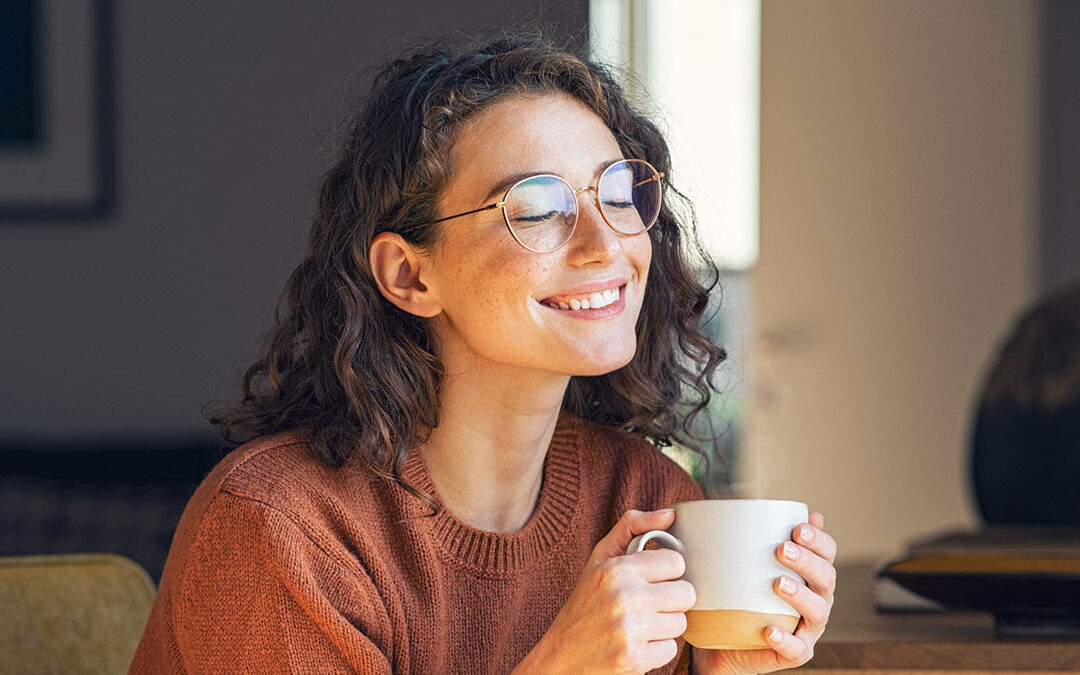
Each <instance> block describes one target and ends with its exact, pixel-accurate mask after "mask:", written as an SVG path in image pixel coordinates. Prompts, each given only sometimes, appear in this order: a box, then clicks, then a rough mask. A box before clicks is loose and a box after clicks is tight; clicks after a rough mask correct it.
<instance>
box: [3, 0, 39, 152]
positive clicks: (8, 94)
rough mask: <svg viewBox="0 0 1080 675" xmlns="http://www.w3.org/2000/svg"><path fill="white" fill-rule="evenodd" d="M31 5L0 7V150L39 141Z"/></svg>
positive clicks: (9, 0)
mask: <svg viewBox="0 0 1080 675" xmlns="http://www.w3.org/2000/svg"><path fill="white" fill-rule="evenodd" d="M35 5H36V3H35V2H33V0H6V2H3V3H0V148H3V147H5V146H13V145H30V144H33V143H37V142H40V141H41V140H42V139H41V122H40V115H41V110H40V107H41V105H40V99H39V97H38V92H37V71H38V68H39V67H40V66H39V64H38V63H37V58H38V56H39V53H40V50H39V48H38V40H39V39H40V35H41V34H40V31H39V30H38V27H37V23H38V17H37V12H36V11H35V10H36V9H37V8H36V6H35Z"/></svg>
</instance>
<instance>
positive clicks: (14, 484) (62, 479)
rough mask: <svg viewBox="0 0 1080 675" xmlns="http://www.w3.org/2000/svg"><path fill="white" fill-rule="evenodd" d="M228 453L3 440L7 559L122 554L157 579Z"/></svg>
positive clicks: (2, 539)
mask: <svg viewBox="0 0 1080 675" xmlns="http://www.w3.org/2000/svg"><path fill="white" fill-rule="evenodd" d="M225 452H226V451H225V450H223V449H221V447H219V446H218V445H217V444H215V443H214V442H213V441H211V440H207V439H191V440H189V441H176V440H172V441H166V442H162V441H157V442H149V441H148V442H133V441H123V442H106V441H95V442H92V443H76V442H67V443H61V444H57V443H44V442H31V441H0V555H33V554H43V553H85V552H100V553H119V554H121V555H125V556H127V557H129V558H131V559H132V560H135V561H136V562H138V563H139V564H140V565H142V566H143V567H144V568H145V569H146V571H147V572H149V573H150V576H151V577H153V578H154V581H155V582H156V581H158V580H159V579H160V578H161V572H162V569H163V567H164V566H165V558H166V557H167V556H168V553H169V546H170V545H171V544H172V537H173V533H174V532H175V530H176V524H177V523H178V522H179V520H180V515H181V514H182V513H183V510H184V506H185V505H186V504H187V502H188V499H190V498H191V495H192V493H193V492H194V491H195V488H196V487H198V485H199V483H200V482H201V481H202V479H203V478H204V477H205V476H206V474H207V473H209V471H210V469H212V468H213V466H214V465H215V464H216V463H217V462H218V461H219V460H220V459H221V458H222V457H223V456H224V455H225Z"/></svg>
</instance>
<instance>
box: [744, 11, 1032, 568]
mask: <svg viewBox="0 0 1080 675" xmlns="http://www.w3.org/2000/svg"><path fill="white" fill-rule="evenodd" d="M1037 28H1038V6H1037V4H1036V3H1035V2H1034V1H1026V2H1025V1H1018V0H962V1H961V0H950V1H948V2H942V1H941V0H918V1H904V2H899V1H897V0H873V1H867V0H858V1H856V0H846V1H843V2H839V1H830V0H800V1H798V2H796V1H794V0H789V1H780V0H765V2H764V7H763V11H762V158H761V179H762V180H761V186H762V193H761V257H760V262H759V264H758V265H757V267H756V268H755V269H754V271H753V273H752V277H751V279H752V284H753V292H754V315H755V316H754V318H753V320H754V340H753V347H752V348H751V349H750V356H749V364H748V366H747V372H746V375H745V377H746V381H747V382H748V384H749V385H750V389H751V391H752V392H753V394H754V395H753V404H752V409H753V412H752V414H751V419H750V423H749V428H748V439H747V446H748V447H747V449H746V457H747V464H746V466H744V467H743V473H742V476H743V478H744V479H745V480H748V481H749V482H750V484H751V493H752V494H754V495H755V496H768V497H787V498H795V499H800V500H804V501H807V502H808V503H809V504H810V505H811V508H814V509H817V510H820V511H822V512H824V513H825V514H826V516H827V519H828V526H829V529H831V530H832V531H833V533H834V534H835V535H836V536H837V538H838V539H839V540H840V542H841V546H842V549H841V550H842V555H843V557H846V558H848V559H851V558H856V557H866V556H870V557H876V556H880V555H886V554H891V553H893V552H896V551H898V550H899V549H900V548H901V546H902V545H903V542H904V541H906V540H908V539H909V538H910V537H912V536H914V535H921V534H925V533H928V532H933V531H935V530H937V529H940V528H942V527H946V526H949V525H954V524H970V523H974V522H975V510H974V503H973V501H972V497H971V494H970V488H969V486H968V479H967V464H966V462H967V454H966V450H967V436H968V429H969V425H970V417H971V407H972V402H973V397H974V396H975V392H976V389H977V387H978V383H979V380H980V379H981V377H982V373H983V372H984V368H985V366H986V363H987V360H988V359H989V358H990V357H991V354H992V353H993V351H994V349H995V347H996V344H997V342H998V341H999V340H1000V339H1001V338H1002V337H1003V333H1004V331H1005V330H1007V327H1008V325H1009V323H1010V321H1011V320H1012V318H1013V317H1014V315H1015V313H1016V311H1017V310H1018V309H1019V308H1020V307H1021V306H1022V305H1023V304H1024V303H1025V302H1027V301H1029V300H1030V299H1031V298H1032V295H1033V292H1034V288H1035V286H1034V284H1035V279H1036V275H1035V270H1034V259H1035V253H1034V252H1035V236H1036V231H1037V230H1036V217H1037V213H1036V207H1037V196H1036V183H1035V180H1036V167H1037V155H1036V151H1037V147H1036V144H1037V141H1038V137H1037V128H1036V123H1037V112H1038V109H1037V94H1038V88H1037V81H1036V68H1037V61H1036V58H1037V49H1036V47H1037V44H1036V40H1037Z"/></svg>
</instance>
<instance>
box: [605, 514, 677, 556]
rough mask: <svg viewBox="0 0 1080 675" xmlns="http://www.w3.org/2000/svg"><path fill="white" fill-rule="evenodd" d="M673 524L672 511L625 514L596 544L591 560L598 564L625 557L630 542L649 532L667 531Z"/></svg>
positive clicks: (673, 515) (673, 516)
mask: <svg viewBox="0 0 1080 675" xmlns="http://www.w3.org/2000/svg"><path fill="white" fill-rule="evenodd" d="M673 522H675V512H674V511H672V510H671V509H660V510H659V511H636V510H633V509H631V510H629V511H627V512H625V513H623V515H622V517H621V518H619V522H617V523H615V526H614V527H612V528H611V531H610V532H608V533H607V534H606V535H604V537H603V539H601V540H600V541H598V542H597V543H596V546H595V547H593V552H592V555H591V556H590V557H589V560H590V561H594V562H598V561H600V560H607V559H608V558H613V557H615V556H617V555H623V554H625V553H626V547H627V546H628V545H629V544H630V540H631V539H633V538H634V537H636V536H637V535H639V534H644V533H645V532H648V531H649V530H666V529H667V528H668V527H670V526H671V524H672V523H673Z"/></svg>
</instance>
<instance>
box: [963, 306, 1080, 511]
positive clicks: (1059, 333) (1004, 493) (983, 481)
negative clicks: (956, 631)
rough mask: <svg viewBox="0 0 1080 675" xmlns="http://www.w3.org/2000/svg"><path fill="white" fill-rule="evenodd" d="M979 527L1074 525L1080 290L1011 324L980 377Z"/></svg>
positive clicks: (974, 461)
mask: <svg viewBox="0 0 1080 675" xmlns="http://www.w3.org/2000/svg"><path fill="white" fill-rule="evenodd" d="M971 469H972V482H973V487H974V491H975V498H976V502H977V503H978V506H979V511H980V512H981V514H982V517H983V520H984V521H985V522H986V523H1016V524H1020V523H1025V524H1038V525H1073V526H1080V284H1078V285H1073V286H1071V287H1069V288H1066V289H1064V290H1062V291H1060V292H1057V293H1055V294H1053V295H1051V296H1049V297H1047V298H1046V299H1045V300H1043V301H1042V302H1040V303H1039V304H1038V305H1036V306H1035V307H1034V308H1032V309H1031V310H1029V311H1028V312H1027V313H1026V314H1025V315H1024V316H1023V317H1022V318H1021V319H1020V321H1019V322H1018V324H1017V326H1016V328H1015V329H1014V330H1013V333H1012V335H1011V336H1010V337H1009V339H1008V340H1007V341H1006V343H1005V345H1004V347H1003V348H1002V349H1001V352H1000V354H999V356H998V358H997V361H996V362H995V364H994V366H993V368H992V370H991V372H990V375H989V377H988V378H987V381H986V385H985V389H984V392H983V396H982V400H981V401H980V404H979V409H978V412H977V415H976V419H975V428H974V434H973V438H972V453H971Z"/></svg>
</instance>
